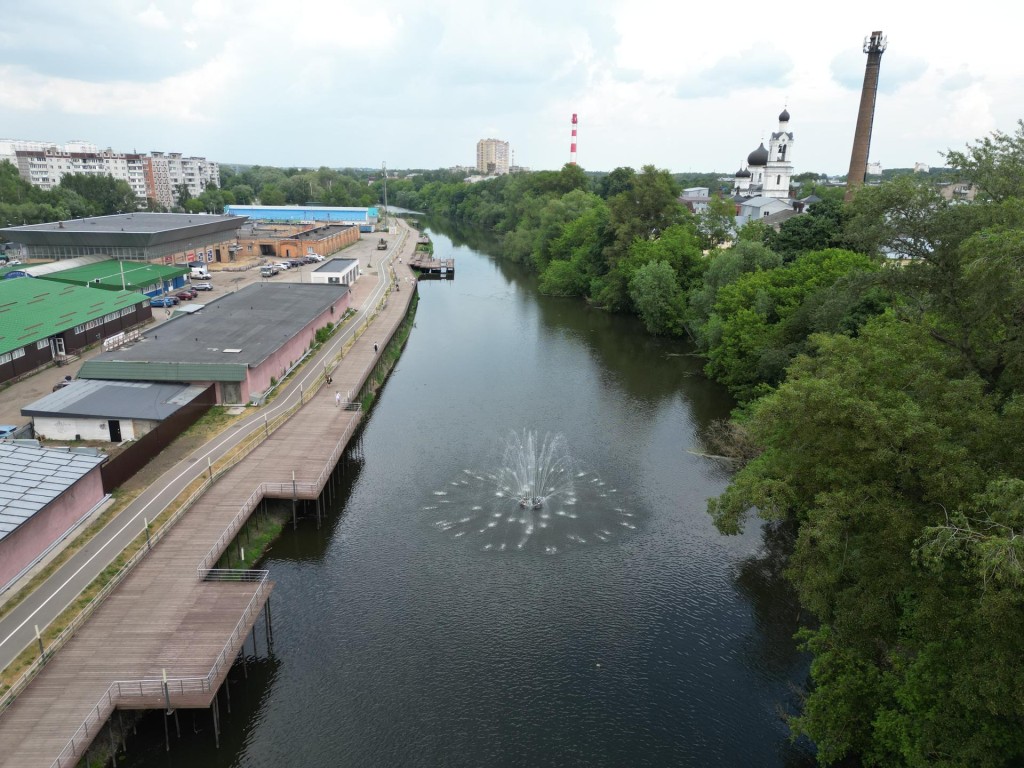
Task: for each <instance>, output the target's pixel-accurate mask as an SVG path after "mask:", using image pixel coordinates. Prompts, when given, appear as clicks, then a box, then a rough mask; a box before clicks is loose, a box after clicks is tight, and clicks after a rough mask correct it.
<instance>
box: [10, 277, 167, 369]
mask: <svg viewBox="0 0 1024 768" xmlns="http://www.w3.org/2000/svg"><path fill="white" fill-rule="evenodd" d="M151 318H152V309H151V308H150V306H149V299H148V297H146V296H144V295H142V294H141V293H137V292H135V291H120V290H114V291H104V290H101V289H98V288H83V287H80V286H77V285H66V284H63V283H55V282H52V281H50V280H37V279H34V278H31V277H19V278H15V279H10V280H0V382H4V381H10V380H11V379H14V378H17V377H19V376H23V375H25V374H27V373H30V372H31V371H34V370H36V369H37V368H40V367H42V366H44V365H47V364H49V363H53V362H57V363H61V362H64V361H65V360H67V359H68V356H69V355H74V354H76V353H77V352H79V351H81V350H82V349H84V348H85V347H87V346H90V345H92V344H97V343H99V342H101V341H102V340H103V339H106V338H108V337H110V336H113V335H114V334H117V333H121V332H123V331H126V330H129V329H131V328H134V327H136V326H139V325H141V324H142V323H145V322H147V321H148V320H150V319H151Z"/></svg>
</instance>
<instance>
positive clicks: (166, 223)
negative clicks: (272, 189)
mask: <svg viewBox="0 0 1024 768" xmlns="http://www.w3.org/2000/svg"><path fill="white" fill-rule="evenodd" d="M245 220H246V217H244V216H221V215H211V214H202V213H148V212H133V213H119V214H115V215H113V216H90V217H89V218H85V219H69V220H67V221H48V222H46V223H45V224H28V225H25V226H21V227H7V228H5V229H0V233H2V234H3V235H4V236H5V237H6V238H8V239H9V240H16V241H17V242H19V243H24V244H25V245H77V246H83V245H85V246H112V245H125V246H143V247H145V246H153V245H159V244H162V243H168V242H177V241H179V240H185V241H187V240H188V239H189V238H193V239H195V240H196V241H197V243H198V241H199V240H200V239H202V238H204V237H206V236H209V235H210V234H212V233H226V232H231V231H234V230H237V229H238V228H239V227H241V226H242V224H243V223H244V222H245ZM225 237H227V235H225Z"/></svg>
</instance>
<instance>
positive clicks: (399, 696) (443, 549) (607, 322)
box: [128, 231, 809, 768]
mask: <svg viewBox="0 0 1024 768" xmlns="http://www.w3.org/2000/svg"><path fill="white" fill-rule="evenodd" d="M432 236H433V239H434V242H435V244H436V250H437V252H438V255H439V256H441V257H445V258H446V257H454V258H455V259H456V275H457V277H456V279H455V280H454V281H446V282H428V283H423V284H421V288H420V291H421V301H420V305H419V311H418V314H417V318H416V328H415V329H414V330H413V332H412V335H411V337H410V340H409V343H408V346H407V348H406V350H405V353H404V355H403V356H402V358H401V360H400V361H399V364H398V366H397V368H396V370H395V371H394V373H393V374H392V376H391V378H390V379H389V380H388V382H387V384H386V386H385V388H384V389H383V391H382V392H381V395H380V397H379V399H378V401H377V404H376V405H375V407H374V409H373V410H372V412H371V413H370V415H369V418H368V420H367V423H366V425H365V428H364V430H363V431H362V433H361V435H360V438H359V441H358V443H357V444H356V445H354V446H353V449H352V451H351V452H350V455H349V456H348V457H347V458H346V460H345V471H346V475H345V488H344V491H343V493H342V494H341V495H340V497H339V499H338V500H337V504H336V505H335V506H336V508H335V509H334V510H333V511H332V512H331V515H330V518H329V520H328V521H327V522H326V523H325V525H324V527H323V528H322V529H321V530H319V531H317V530H316V528H315V522H314V521H312V520H305V521H303V522H302V523H301V524H300V529H299V531H298V532H296V533H291V532H288V533H287V534H286V535H285V536H284V537H282V539H281V540H280V541H279V542H278V543H277V544H275V546H274V547H273V549H272V551H271V552H270V555H269V557H268V558H267V561H266V563H265V565H264V567H267V568H269V569H270V571H271V574H272V577H273V578H274V579H275V581H276V583H277V586H276V589H275V591H274V593H273V598H272V605H273V621H274V635H275V646H274V654H273V658H270V659H267V658H263V659H261V660H259V661H257V662H255V663H250V664H249V666H248V673H249V675H248V678H243V676H242V673H241V670H240V669H236V670H235V672H234V674H233V677H232V683H231V693H232V707H233V709H232V713H231V714H230V715H227V714H226V713H225V715H224V728H225V732H224V734H223V737H222V744H221V748H220V749H219V750H216V749H214V748H213V735H212V721H211V718H210V713H209V712H208V711H202V712H199V713H196V714H194V713H184V712H183V713H181V723H182V731H183V733H182V740H181V741H178V740H177V739H176V738H175V736H174V729H173V726H172V729H171V733H172V747H171V752H170V753H169V754H168V753H165V752H164V740H163V725H162V722H161V721H160V719H159V718H156V719H151V720H149V721H147V722H146V723H143V724H142V731H141V732H140V736H139V737H137V738H135V739H133V740H132V741H131V742H130V744H129V755H128V758H129V764H130V765H134V766H156V765H161V766H162V765H182V766H184V765H188V766H202V767H204V768H205V767H210V768H212V767H213V766H217V767H221V766H224V767H226V766H240V767H241V766H245V767H253V768H255V767H257V766H260V767H263V766H265V767H267V768H269V767H270V766H274V767H275V768H277V767H278V766H285V765H287V766H323V767H324V768H327V767H328V766H331V767H335V766H352V767H353V768H355V767H360V768H361V767H364V766H439V765H444V766H668V765H671V766H708V765H722V766H747V765H749V766H797V765H801V766H802V765H805V764H809V763H808V758H807V755H806V754H805V752H804V751H803V750H802V749H800V748H797V747H793V746H791V745H790V744H789V742H788V740H787V730H786V727H785V725H784V723H783V721H782V719H781V717H780V712H782V711H786V710H789V709H790V708H791V707H792V705H793V702H792V693H791V689H792V684H797V685H799V684H801V683H802V682H803V680H804V677H805V675H806V659H804V658H803V657H802V656H801V655H800V654H798V652H797V651H796V649H795V647H794V644H793V642H792V640H791V635H792V632H793V631H795V629H796V623H795V622H796V620H797V610H796V607H795V603H794V602H793V600H792V596H791V595H790V593H789V592H788V590H786V589H785V586H784V584H783V582H782V578H781V575H780V558H779V553H780V552H781V551H783V550H784V549H785V546H786V542H785V539H784V537H783V536H782V535H781V532H779V531H762V530H759V529H758V527H757V526H751V527H750V528H749V530H748V531H747V533H746V534H744V535H742V536H738V537H723V536H720V535H719V534H718V533H717V532H716V531H715V529H714V527H713V526H712V525H711V522H710V520H709V518H708V516H707V514H706V512H705V508H706V499H707V498H708V497H709V496H712V495H714V494H717V493H719V492H721V490H722V489H723V488H724V486H725V484H726V483H727V481H728V475H729V470H728V467H726V466H723V464H722V463H720V462H717V461H715V460H712V459H707V458H704V457H701V456H698V455H695V453H693V452H691V451H700V450H701V448H702V446H701V444H700V433H701V429H702V428H703V427H704V426H705V425H706V424H707V423H708V421H709V420H711V419H714V418H720V417H723V416H725V415H727V414H728V412H729V409H730V407H731V401H730V400H729V398H728V397H727V395H726V394H725V392H724V391H723V390H722V389H721V388H720V387H718V386H716V385H714V384H713V383H711V382H709V381H707V380H706V379H705V378H704V377H703V376H702V374H701V361H700V359H699V358H697V357H694V356H693V355H692V354H690V353H691V352H692V350H690V349H689V348H688V347H687V346H686V345H685V344H682V343H679V342H675V341H666V340H658V339H653V338H651V337H649V336H647V335H646V334H645V333H644V332H643V329H642V328H641V327H640V326H639V324H637V323H636V322H634V321H632V320H630V319H628V318H622V317H613V316H609V315H607V314H606V313H603V312H600V311H596V310H592V309H590V308H588V307H586V306H585V305H584V304H583V303H582V302H580V301H577V300H573V299H553V298H545V297H541V296H539V295H538V294H537V292H536V287H535V282H534V280H533V279H532V277H530V276H529V275H527V274H526V273H524V272H523V271H522V270H520V269H519V268H517V267H515V266H514V265H510V264H508V263H503V262H498V261H495V260H494V259H492V258H491V257H488V256H485V255H483V254H481V253H479V252H478V251H476V250H474V249H472V248H470V247H469V246H467V245H464V244H460V245H456V244H454V243H453V241H452V239H450V238H449V237H447V236H445V235H443V234H441V233H440V232H438V231H434V232H432ZM524 430H533V431H535V432H536V433H537V434H538V435H546V434H552V435H561V439H562V440H564V445H565V449H566V450H567V451H568V452H569V454H571V457H572V461H573V462H574V463H575V464H576V465H577V466H578V467H579V468H580V470H579V471H581V472H584V471H585V472H586V473H588V476H587V477H588V480H589V477H591V476H592V477H597V478H599V482H601V483H603V484H604V485H603V486H602V487H603V488H604V489H607V490H612V489H614V494H613V495H614V505H612V503H611V502H609V501H608V500H607V499H606V498H605V497H599V498H598V497H594V496H592V497H591V503H594V504H608V505H609V506H608V509H606V510H604V511H605V512H608V511H609V510H611V509H620V510H623V511H624V512H628V518H622V519H628V521H629V522H630V524H631V525H632V527H627V526H625V525H623V526H620V527H619V528H618V529H616V531H615V536H610V537H608V540H606V541H602V540H600V539H599V538H596V537H594V536H592V535H590V534H592V531H588V533H587V535H586V539H587V540H586V543H585V545H577V546H568V547H561V548H559V550H558V551H557V552H554V553H552V552H549V551H548V548H547V547H544V546H539V547H534V546H526V547H523V548H516V547H514V546H509V547H506V548H504V549H502V550H499V548H498V547H486V546H485V544H486V543H487V542H488V541H489V539H487V538H486V537H482V536H476V535H471V534H472V528H471V527H470V526H468V525H463V526H462V527H463V528H465V535H462V536H456V535H454V534H455V533H458V530H459V529H458V528H448V529H446V528H444V526H439V525H438V523H439V521H442V520H455V521H458V520H461V519H462V517H464V516H465V514H462V513H460V512H459V511H458V510H456V511H453V512H452V514H449V510H447V509H445V508H444V506H445V505H444V503H442V502H444V501H445V500H447V503H448V504H449V505H450V506H451V505H455V506H458V505H465V506H464V508H465V509H471V508H472V507H473V506H475V505H483V504H485V503H486V502H485V501H471V500H470V499H469V498H468V497H467V495H466V494H465V493H464V492H462V491H463V490H464V488H465V486H464V485H462V486H461V487H460V485H459V484H460V480H463V479H466V478H472V477H482V478H486V477H487V473H498V472H499V470H500V468H501V465H502V460H503V449H504V447H505V441H506V440H507V438H508V436H509V434H510V433H512V432H518V433H520V434H522V433H523V431H524ZM281 460H282V461H284V462H287V461H289V460H292V461H301V460H302V457H301V456H295V457H281ZM473 482H474V483H475V482H476V481H473ZM481 482H483V481H481ZM453 483H454V484H455V485H453ZM484 485H486V483H484ZM481 487H483V486H481ZM477 490H479V489H477ZM485 495H486V494H485ZM481 498H482V497H481ZM581 500H582V495H581ZM581 503H582V501H581ZM569 522H572V521H571V520H570V521H569ZM580 526H581V530H582V529H583V527H585V526H583V523H580ZM568 533H577V531H575V530H572V529H570V530H568ZM566 535H568V534H566ZM579 535H580V537H581V538H583V537H584V534H583V533H580V534H579ZM492 543H493V542H492ZM574 543H575V542H574ZM259 645H260V655H261V656H265V649H264V647H263V645H264V643H263V638H262V634H261V635H260V643H259ZM250 652H251V645H250ZM223 706H224V704H223V700H222V707H223Z"/></svg>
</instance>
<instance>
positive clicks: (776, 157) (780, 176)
mask: <svg viewBox="0 0 1024 768" xmlns="http://www.w3.org/2000/svg"><path fill="white" fill-rule="evenodd" d="M793 144H794V139H793V133H792V131H790V130H789V111H788V110H786V109H783V110H782V112H781V114H780V115H779V130H777V131H775V132H773V133H772V135H771V138H770V139H769V141H768V147H767V148H765V146H764V142H763V141H762V142H761V144H760V145H759V146H758V148H757V149H755V150H754V151H753V152H751V153H750V154H749V155H747V162H746V164H744V165H743V166H742V167H741V168H740V170H739V171H737V172H736V176H735V180H734V182H733V193H734V194H735V195H737V196H739V197H757V196H763V197H773V198H783V199H788V198H789V184H790V180H791V179H792V178H793Z"/></svg>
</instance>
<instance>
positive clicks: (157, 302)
mask: <svg viewBox="0 0 1024 768" xmlns="http://www.w3.org/2000/svg"><path fill="white" fill-rule="evenodd" d="M149 306H151V307H173V306H174V302H173V301H171V300H170V299H168V298H166V297H164V296H154V297H153V298H151V299H150V300H149Z"/></svg>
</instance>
